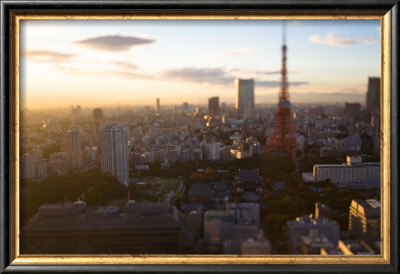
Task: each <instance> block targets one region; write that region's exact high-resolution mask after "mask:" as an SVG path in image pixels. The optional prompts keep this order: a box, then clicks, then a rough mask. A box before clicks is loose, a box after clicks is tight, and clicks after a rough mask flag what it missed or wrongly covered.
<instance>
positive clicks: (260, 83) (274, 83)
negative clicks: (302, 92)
mask: <svg viewBox="0 0 400 274" xmlns="http://www.w3.org/2000/svg"><path fill="white" fill-rule="evenodd" d="M308 84H309V82H289V86H293V87H297V86H302V85H308ZM255 85H256V86H258V87H263V88H275V87H279V86H280V85H281V82H280V81H255Z"/></svg>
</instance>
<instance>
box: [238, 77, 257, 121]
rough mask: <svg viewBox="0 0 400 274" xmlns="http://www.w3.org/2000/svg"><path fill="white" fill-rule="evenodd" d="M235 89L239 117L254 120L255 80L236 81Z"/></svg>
mask: <svg viewBox="0 0 400 274" xmlns="http://www.w3.org/2000/svg"><path fill="white" fill-rule="evenodd" d="M235 88H236V111H237V115H238V117H239V118H243V119H250V118H252V116H253V113H254V80H253V79H250V80H243V79H235Z"/></svg>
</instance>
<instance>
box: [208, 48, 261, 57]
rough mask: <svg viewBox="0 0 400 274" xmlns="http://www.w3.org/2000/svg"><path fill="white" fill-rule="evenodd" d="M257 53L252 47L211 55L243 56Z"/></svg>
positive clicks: (227, 50)
mask: <svg viewBox="0 0 400 274" xmlns="http://www.w3.org/2000/svg"><path fill="white" fill-rule="evenodd" d="M252 52H255V49H254V48H252V47H247V48H239V49H226V50H221V51H217V52H214V53H211V55H212V56H223V57H225V56H238V55H242V54H247V53H252Z"/></svg>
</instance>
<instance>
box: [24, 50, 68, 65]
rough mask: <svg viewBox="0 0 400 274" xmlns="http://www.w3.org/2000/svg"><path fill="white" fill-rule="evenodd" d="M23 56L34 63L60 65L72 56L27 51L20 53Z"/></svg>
mask: <svg viewBox="0 0 400 274" xmlns="http://www.w3.org/2000/svg"><path fill="white" fill-rule="evenodd" d="M22 55H23V56H26V57H27V58H28V59H30V60H32V61H36V62H43V63H62V62H66V61H69V59H71V58H72V57H74V56H75V55H74V54H67V53H59V52H54V51H45V50H28V51H24V52H22Z"/></svg>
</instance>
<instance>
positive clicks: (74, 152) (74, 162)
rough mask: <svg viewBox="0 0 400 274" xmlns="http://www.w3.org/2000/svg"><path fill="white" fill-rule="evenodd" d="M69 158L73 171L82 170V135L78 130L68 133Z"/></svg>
mask: <svg viewBox="0 0 400 274" xmlns="http://www.w3.org/2000/svg"><path fill="white" fill-rule="evenodd" d="M68 157H69V159H70V163H71V169H72V170H79V169H81V168H82V147H81V134H80V132H79V130H78V129H73V130H69V131H68Z"/></svg>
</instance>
